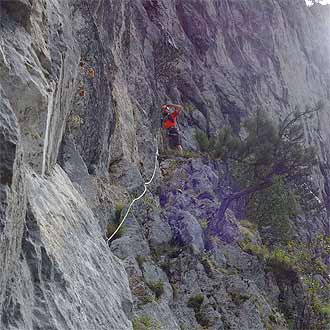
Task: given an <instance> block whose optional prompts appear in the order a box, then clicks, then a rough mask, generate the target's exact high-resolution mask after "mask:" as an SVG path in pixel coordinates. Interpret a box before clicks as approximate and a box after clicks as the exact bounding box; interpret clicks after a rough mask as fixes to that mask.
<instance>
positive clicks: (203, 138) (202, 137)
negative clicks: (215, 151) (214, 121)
mask: <svg viewBox="0 0 330 330" xmlns="http://www.w3.org/2000/svg"><path fill="white" fill-rule="evenodd" d="M195 139H196V141H197V143H198V146H199V149H200V151H201V152H209V151H210V140H209V137H208V136H207V134H206V133H204V132H202V131H196V132H195Z"/></svg>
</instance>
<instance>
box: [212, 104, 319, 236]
mask: <svg viewBox="0 0 330 330" xmlns="http://www.w3.org/2000/svg"><path fill="white" fill-rule="evenodd" d="M321 108H322V104H321V103H318V104H317V105H316V106H315V107H314V108H313V109H306V110H305V111H304V112H298V111H296V112H294V113H291V114H289V115H288V116H287V117H285V118H284V120H282V121H280V122H279V124H278V125H275V124H274V123H273V121H271V120H270V119H269V118H267V116H266V115H265V114H264V113H263V112H261V111H258V112H257V114H256V115H255V116H254V117H252V118H251V119H248V120H247V121H246V122H245V129H246V133H247V137H246V138H245V139H238V138H237V137H235V136H233V134H232V133H231V132H229V131H228V130H226V132H225V133H223V132H222V133H220V134H219V135H218V137H217V138H216V139H215V140H214V142H213V143H212V148H211V150H210V152H211V154H212V155H213V156H215V157H219V156H220V157H222V159H223V160H225V161H226V162H227V163H228V164H229V166H230V168H231V170H232V172H233V174H234V178H235V179H236V181H237V182H238V183H239V186H240V189H239V190H238V191H234V192H231V193H229V194H227V195H226V196H225V197H224V199H223V201H222V203H221V206H220V208H219V210H218V212H217V215H216V218H215V221H212V222H210V224H209V230H211V231H212V232H217V231H218V230H219V229H220V228H218V226H219V224H220V223H221V219H223V217H224V215H225V212H226V210H227V209H228V207H229V206H230V205H231V203H232V202H233V201H235V200H239V199H242V198H245V199H246V198H247V197H249V196H251V195H253V194H255V193H257V192H260V191H263V190H265V189H267V188H269V187H272V186H273V185H274V183H275V182H276V178H279V177H280V178H281V180H283V182H284V183H285V184H286V185H288V184H291V185H292V186H293V185H294V184H295V182H301V181H303V182H304V184H305V186H306V189H307V191H309V187H310V186H311V184H310V180H309V178H310V176H311V174H312V169H313V167H314V166H315V165H316V164H317V158H316V153H315V150H314V148H313V147H310V146H306V145H305V144H304V143H303V142H304V128H303V123H302V119H303V118H306V117H310V116H311V115H312V114H313V113H315V112H316V111H319V110H320V109H321ZM210 145H211V144H210ZM302 197H303V196H302Z"/></svg>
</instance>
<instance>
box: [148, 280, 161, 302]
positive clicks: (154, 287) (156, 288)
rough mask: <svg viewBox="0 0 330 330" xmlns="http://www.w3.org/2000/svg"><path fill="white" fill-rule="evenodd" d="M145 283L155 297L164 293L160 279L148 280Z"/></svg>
mask: <svg viewBox="0 0 330 330" xmlns="http://www.w3.org/2000/svg"><path fill="white" fill-rule="evenodd" d="M147 285H148V287H149V288H150V290H151V291H152V292H153V293H154V294H155V296H156V299H159V298H160V297H161V296H162V295H163V294H164V283H163V282H162V281H157V282H149V283H147Z"/></svg>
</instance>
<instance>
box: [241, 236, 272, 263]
mask: <svg viewBox="0 0 330 330" xmlns="http://www.w3.org/2000/svg"><path fill="white" fill-rule="evenodd" d="M239 245H240V247H241V249H242V250H243V251H245V252H247V253H249V254H252V255H254V256H256V257H257V258H258V259H259V260H261V261H266V260H267V259H268V258H269V250H268V248H267V247H266V246H265V245H259V244H254V243H252V242H250V241H248V240H243V241H241V242H239Z"/></svg>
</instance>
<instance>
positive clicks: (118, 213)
mask: <svg viewBox="0 0 330 330" xmlns="http://www.w3.org/2000/svg"><path fill="white" fill-rule="evenodd" d="M123 209H124V204H123V203H118V204H117V205H116V206H115V217H114V219H113V220H112V221H111V222H110V223H109V224H108V225H107V238H109V237H111V235H112V234H113V233H114V232H115V231H116V230H117V228H118V226H119V224H120V221H121V213H122V210H123ZM123 234H124V227H121V228H120V229H119V230H118V232H117V234H116V235H115V236H114V237H113V239H112V240H115V239H117V238H120V237H122V236H123Z"/></svg>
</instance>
